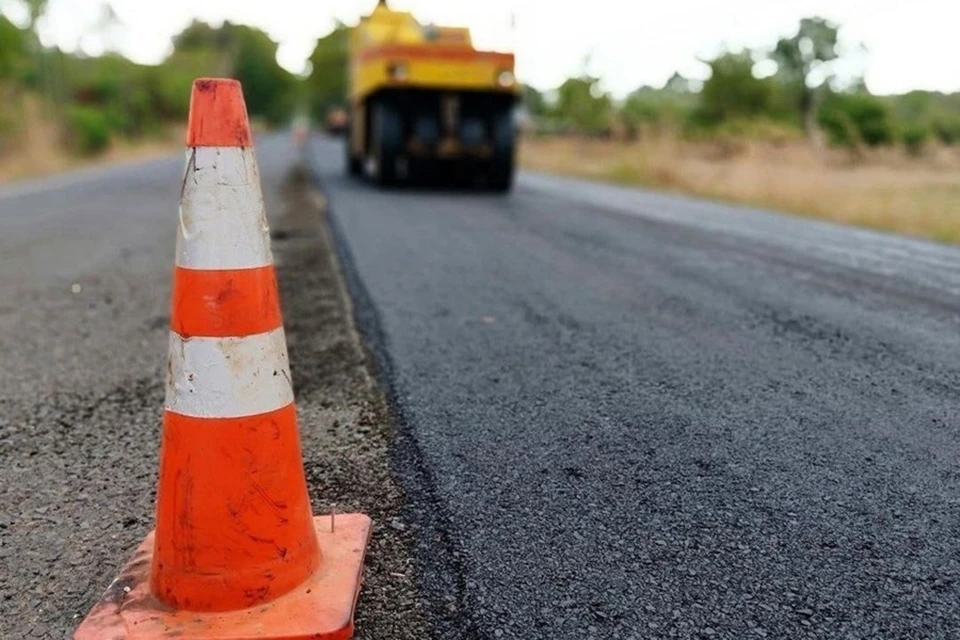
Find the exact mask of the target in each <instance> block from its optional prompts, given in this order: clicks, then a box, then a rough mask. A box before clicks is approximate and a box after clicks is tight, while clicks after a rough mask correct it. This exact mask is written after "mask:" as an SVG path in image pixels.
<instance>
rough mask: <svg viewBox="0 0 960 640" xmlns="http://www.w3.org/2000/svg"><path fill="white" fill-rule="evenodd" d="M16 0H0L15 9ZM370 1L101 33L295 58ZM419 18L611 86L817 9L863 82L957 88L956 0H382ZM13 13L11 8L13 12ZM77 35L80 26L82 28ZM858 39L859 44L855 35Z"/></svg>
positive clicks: (62, 38) (301, 2) (120, 2)
mask: <svg viewBox="0 0 960 640" xmlns="http://www.w3.org/2000/svg"><path fill="white" fill-rule="evenodd" d="M19 2H20V0H0V7H3V8H4V10H5V11H6V12H7V13H8V14H9V15H11V16H14V17H15V16H16V15H18V3H19ZM375 4H376V0H268V1H264V0H162V1H160V2H156V1H146V0H111V5H112V6H113V9H114V11H115V12H116V14H117V16H118V18H119V20H120V22H121V23H122V25H123V26H122V28H118V29H116V30H114V31H112V32H109V33H108V38H109V40H110V41H111V43H112V46H113V48H116V49H118V50H119V51H121V52H122V53H123V54H125V55H127V56H128V57H130V58H131V59H133V60H136V61H137V62H142V63H157V62H159V61H160V60H162V59H163V57H164V56H165V55H166V54H167V53H168V51H169V49H170V38H171V36H172V35H174V34H175V33H177V32H178V31H180V30H181V29H183V27H185V26H186V25H187V24H188V23H189V22H190V21H191V20H192V19H193V18H199V19H202V20H206V21H208V22H212V23H214V24H219V23H220V22H221V21H223V20H224V19H227V20H231V21H232V22H240V23H244V24H250V25H254V26H257V27H260V28H261V29H263V30H264V31H266V32H267V33H268V34H269V35H270V36H271V37H272V38H273V39H274V40H275V41H277V42H279V43H280V48H279V50H278V53H277V59H278V61H279V63H280V64H281V65H282V66H284V67H285V68H287V69H289V70H290V71H293V72H301V71H303V70H304V68H305V61H306V58H307V57H308V56H309V54H310V52H311V51H312V49H313V46H314V43H315V42H316V39H317V38H318V37H320V36H323V35H324V34H326V33H328V32H329V31H330V30H331V29H332V28H333V25H334V20H337V19H339V20H341V21H343V22H346V23H347V24H354V23H355V22H356V21H357V19H358V17H359V16H360V15H364V14H366V13H368V12H369V11H370V10H371V9H372V8H373V6H374V5H375ZM391 6H392V7H394V8H397V9H404V10H409V11H412V12H413V13H414V15H415V16H417V17H418V18H419V19H420V21H421V22H424V23H428V22H435V23H437V24H448V25H451V26H469V27H470V28H471V30H472V32H473V38H474V44H475V45H477V46H478V47H482V48H490V49H495V50H502V51H514V52H515V53H516V55H517V76H518V78H519V79H520V80H522V81H524V82H527V83H529V84H531V85H533V86H535V87H537V88H539V89H541V90H544V89H550V88H553V87H556V86H557V85H559V84H560V83H561V82H562V81H563V80H564V79H566V78H567V77H569V76H570V75H573V74H578V73H580V72H581V71H582V70H584V69H586V70H587V71H588V72H589V73H591V74H593V75H597V76H599V77H601V78H602V81H603V87H604V88H605V89H606V90H608V91H611V92H612V93H613V94H614V95H615V96H618V97H622V96H624V95H626V94H627V93H629V92H630V91H632V90H634V89H636V88H637V87H639V86H641V85H645V84H647V85H653V86H661V85H662V84H663V83H664V82H665V81H666V80H667V79H668V78H669V77H670V76H671V75H672V74H673V73H674V72H675V71H679V72H680V73H682V74H683V75H685V76H688V77H693V78H699V79H703V78H705V77H706V75H707V68H706V67H705V65H703V64H702V63H701V62H699V61H698V58H704V57H709V56H712V55H714V54H715V53H717V52H718V51H720V50H722V48H723V47H730V48H734V49H736V48H740V47H745V46H747V47H753V48H764V47H770V46H771V45H772V44H773V43H774V42H775V41H776V39H777V38H778V37H781V36H785V35H790V34H791V33H792V32H793V31H795V30H796V27H797V24H798V23H799V20H800V18H803V17H807V16H812V15H821V16H823V17H826V18H828V19H831V20H834V21H836V22H837V23H839V24H840V26H841V31H840V35H841V40H842V42H843V43H844V45H845V47H846V49H848V50H849V51H850V55H849V56H847V58H846V62H844V64H843V65H842V67H841V68H840V69H838V71H839V72H840V73H841V74H844V75H849V74H857V73H862V74H863V75H864V77H865V79H866V83H867V86H868V87H869V89H870V90H871V91H873V92H874V93H879V94H888V93H902V92H905V91H909V90H911V89H928V90H940V91H958V90H960V64H958V63H957V60H958V59H960V39H957V38H956V35H955V34H956V29H957V25H958V24H960V3H958V2H956V1H955V0H912V1H911V2H907V1H906V0H723V1H722V2H721V1H719V0H658V1H656V2H650V1H648V0H589V1H588V2H584V1H576V0H567V1H566V2H564V1H563V0H481V1H468V0H460V1H452V0H392V1H391ZM49 7H50V8H49V12H48V16H47V18H46V19H45V20H44V22H43V23H42V24H41V36H42V39H43V40H44V42H45V43H47V44H57V45H59V46H61V47H63V48H66V49H68V50H74V49H76V48H77V47H80V48H81V49H83V50H85V51H87V52H88V53H90V54H94V55H95V54H97V53H99V52H100V51H102V49H103V47H102V43H101V42H100V41H99V40H98V39H97V38H96V37H95V36H93V35H91V34H92V33H93V27H94V25H95V24H96V23H97V21H98V19H99V17H100V16H101V11H102V7H103V3H102V1H101V0H50V2H49ZM19 15H22V14H19ZM85 34H86V35H85ZM860 44H862V45H864V46H865V47H866V51H865V52H864V51H863V50H862V49H861V48H860V47H859V45H860Z"/></svg>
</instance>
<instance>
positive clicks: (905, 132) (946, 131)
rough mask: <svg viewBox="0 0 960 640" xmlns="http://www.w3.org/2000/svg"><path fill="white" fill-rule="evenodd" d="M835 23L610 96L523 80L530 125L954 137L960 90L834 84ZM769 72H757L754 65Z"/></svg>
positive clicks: (590, 80)
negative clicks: (702, 72)
mask: <svg viewBox="0 0 960 640" xmlns="http://www.w3.org/2000/svg"><path fill="white" fill-rule="evenodd" d="M838 33H839V27H838V25H836V24H834V23H832V22H830V21H828V20H825V19H823V18H819V17H813V18H806V19H803V20H801V21H800V23H799V25H798V27H797V29H796V31H795V32H794V33H793V34H791V35H789V36H786V37H782V38H780V39H778V40H777V41H776V42H774V43H772V46H771V47H770V48H769V49H768V50H767V51H756V50H750V49H746V50H740V51H729V50H728V51H724V52H722V53H720V54H719V55H717V56H715V57H713V58H711V59H707V60H703V62H704V63H705V64H706V65H707V66H708V67H709V75H708V78H707V79H706V80H705V81H703V82H702V85H701V84H700V83H697V82H694V81H692V80H690V79H687V78H684V77H683V76H681V75H680V74H679V73H677V74H674V75H673V76H672V77H671V78H670V79H669V80H668V81H667V82H666V83H665V84H664V85H663V86H662V87H650V86H643V87H640V88H639V89H637V90H636V91H633V92H632V93H630V94H629V95H628V96H627V97H626V98H625V99H624V100H621V101H616V100H614V99H613V98H612V97H611V95H610V94H609V93H607V92H605V91H604V90H603V89H602V83H601V79H600V78H598V77H596V76H592V75H590V74H588V73H582V74H580V75H578V76H576V77H572V78H569V79H567V80H566V81H564V82H563V83H562V84H561V85H560V86H559V87H557V88H556V89H555V90H553V91H549V92H541V91H538V90H536V89H534V88H532V87H526V88H525V99H524V102H525V104H526V109H527V112H528V114H529V115H530V116H531V118H532V119H533V122H534V127H535V128H536V129H538V130H541V131H547V132H574V133H578V134H583V135H591V136H613V135H621V136H624V137H626V138H629V139H634V138H637V137H639V136H642V135H658V134H662V133H664V132H669V133H672V134H678V135H682V136H689V137H694V138H698V137H710V136H714V137H715V136H729V135H733V136H747V137H776V138H783V137H802V136H806V137H808V138H810V139H811V140H812V141H813V142H814V143H817V144H819V143H821V142H822V141H823V138H826V141H827V142H828V143H832V144H834V145H840V146H844V147H850V148H855V149H863V148H866V147H877V146H883V145H893V144H897V143H902V144H903V145H904V146H905V147H906V148H907V149H908V150H909V151H911V152H912V153H919V152H921V151H922V150H923V148H924V147H925V146H926V145H927V144H928V143H929V142H932V141H938V142H940V143H942V144H948V145H953V144H956V143H958V142H960V94H958V93H953V94H942V93H936V92H928V91H911V92H909V93H907V94H904V95H895V96H878V95H873V94H871V93H870V91H869V90H868V89H867V87H866V85H865V84H864V82H863V79H862V78H852V79H850V78H848V79H847V81H846V83H845V84H843V85H840V84H839V82H838V79H837V78H836V77H835V71H834V70H835V68H836V66H837V63H838V62H839V61H840V60H841V58H842V57H843V55H844V51H843V50H842V48H841V47H840V45H839V38H838ZM764 66H765V67H766V69H768V70H769V69H771V68H772V69H773V72H772V73H771V72H768V73H766V74H759V73H758V69H761V68H762V67H764Z"/></svg>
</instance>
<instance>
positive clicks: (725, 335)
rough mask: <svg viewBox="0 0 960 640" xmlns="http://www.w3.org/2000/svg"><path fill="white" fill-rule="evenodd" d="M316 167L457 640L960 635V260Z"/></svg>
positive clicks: (711, 220) (743, 218)
mask: <svg viewBox="0 0 960 640" xmlns="http://www.w3.org/2000/svg"><path fill="white" fill-rule="evenodd" d="M313 158H314V164H315V168H316V172H317V174H318V175H319V177H320V179H321V181H322V183H323V187H324V189H325V191H326V193H327V195H328V197H329V199H330V202H331V207H332V212H333V217H334V219H335V221H336V228H337V233H338V236H339V238H340V243H341V248H340V250H341V253H342V257H343V262H344V263H345V265H346V269H347V271H348V279H349V281H350V286H351V290H352V292H353V295H354V299H355V303H356V305H357V306H356V309H357V311H356V315H357V318H358V319H359V322H360V325H361V329H362V331H363V332H364V335H365V336H366V338H367V340H368V342H369V344H370V346H371V348H372V349H373V351H374V353H375V354H376V355H377V358H378V361H379V366H380V375H381V379H382V380H383V381H384V383H385V384H386V385H387V386H388V388H389V393H390V397H391V400H392V402H393V404H394V405H395V409H396V412H397V415H398V420H399V422H400V433H401V441H400V444H399V445H398V446H397V452H396V456H395V458H396V470H397V473H398V474H399V477H400V479H401V483H402V484H403V485H404V486H405V487H407V488H408V501H409V502H408V510H409V517H410V518H412V519H413V520H414V521H415V522H417V523H418V526H419V527H420V529H421V531H423V535H421V542H420V547H419V549H418V558H419V568H420V573H421V574H422V576H423V580H424V582H423V585H424V589H425V592H426V594H427V598H428V600H429V602H430V605H431V609H430V610H431V612H432V615H433V616H434V618H435V620H437V621H439V622H438V624H439V625H440V627H439V628H440V630H441V635H442V636H443V637H448V638H457V637H471V638H500V637H503V638H621V639H625V638H658V637H666V638H670V637H683V638H693V637H707V638H738V639H739V638H751V637H769V638H802V637H820V638H908V637H909V638H956V637H960V544H958V537H960V397H958V389H960V376H958V373H960V369H958V367H960V332H958V313H960V297H958V296H960V251H958V250H957V249H953V248H946V247H943V246H939V245H934V244H927V243H922V242H916V241H910V240H905V239H897V238H894V237H891V236H886V235H880V234H875V233H871V232H867V231H860V230H852V229H848V228H841V227H837V226H832V225H828V224H823V223H818V222H811V221H807V220H801V219H796V218H790V217H786V216H779V215H775V214H770V213H764V212H757V211H748V210H744V209H740V208H734V207H729V206H723V205H718V204H710V203H706V202H702V201H699V200H694V199H688V198H683V197H673V196H665V195H653V194H649V193H645V192H642V191H637V190H630V189H625V188H618V187H612V186H600V185H595V184H589V183H586V182H580V181H575V180H567V179H560V178H554V177H545V176H535V175H525V176H522V177H521V178H520V179H519V183H518V185H517V188H516V190H515V192H514V193H513V194H512V195H510V196H507V197H502V196H497V195H481V196H478V195H476V194H465V193H456V192H448V193H431V192H429V191H418V190H409V189H408V190H401V191H396V192H381V191H378V190H376V189H373V188H370V187H369V186H367V185H364V184H360V183H357V182H355V181H351V180H348V179H347V178H345V177H344V176H343V171H342V168H341V158H342V151H341V149H340V147H339V144H338V143H336V142H331V141H327V140H320V141H317V142H316V143H315V145H314V154H313Z"/></svg>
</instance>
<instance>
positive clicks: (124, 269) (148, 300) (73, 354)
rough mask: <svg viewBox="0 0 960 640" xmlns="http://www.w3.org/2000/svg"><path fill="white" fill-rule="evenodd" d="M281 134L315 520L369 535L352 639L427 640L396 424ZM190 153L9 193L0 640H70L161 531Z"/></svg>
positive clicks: (270, 182) (0, 276)
mask: <svg viewBox="0 0 960 640" xmlns="http://www.w3.org/2000/svg"><path fill="white" fill-rule="evenodd" d="M290 140H291V137H290V136H289V135H281V136H271V137H268V138H265V139H261V140H258V141H257V142H258V144H257V156H258V159H259V160H260V166H261V181H262V184H263V192H264V196H265V200H266V207H267V215H268V218H269V222H270V226H271V231H272V232H273V236H274V241H273V253H274V259H275V261H276V262H277V276H278V281H279V285H280V298H281V304H282V308H283V311H284V327H285V330H286V337H287V344H288V348H289V351H290V364H291V372H292V374H293V382H294V391H295V393H296V398H297V409H298V417H299V423H300V437H301V442H302V444H303V453H304V467H305V472H306V476H307V482H308V486H309V488H310V495H311V502H312V506H313V508H314V512H315V513H325V512H328V511H329V510H330V509H331V508H333V507H334V506H335V507H336V508H337V510H338V511H339V512H344V511H354V510H360V511H363V512H364V513H367V514H368V515H370V516H371V517H372V518H373V519H374V537H373V540H372V541H371V543H370V546H369V547H368V555H367V562H366V576H365V583H364V590H363V593H362V594H361V597H360V602H359V609H358V615H357V638H358V640H365V639H368V640H369V639H379V638H391V639H396V640H406V639H407V638H410V639H413V638H424V637H426V636H427V634H426V632H425V631H424V629H425V628H426V626H425V621H424V617H423V615H422V613H421V607H420V605H419V602H420V600H421V598H420V597H419V595H418V592H417V589H416V579H415V578H416V576H414V575H413V572H412V570H411V568H410V558H409V551H408V549H409V547H410V546H411V543H410V542H409V539H410V538H412V536H413V533H412V531H411V530H410V529H407V528H405V527H404V526H403V523H402V521H401V520H400V519H399V517H400V507H401V505H402V501H403V494H402V492H401V490H400V488H399V487H398V486H397V485H396V483H395V482H393V481H392V480H391V478H390V475H389V463H388V455H389V443H390V440H391V434H392V424H391V422H390V420H389V417H388V416H387V411H386V406H385V402H384V400H383V397H382V394H381V393H379V391H378V390H377V387H376V384H375V382H374V381H373V380H372V379H371V377H370V375H369V373H368V367H367V358H366V356H365V353H364V349H363V347H362V345H361V344H360V341H359V338H358V337H357V334H356V332H355V330H354V329H353V327H352V324H351V322H350V312H349V305H348V304H346V302H347V298H346V294H345V291H344V288H343V285H342V279H341V278H340V277H339V274H338V271H337V269H336V267H335V264H336V263H335V259H334V256H335V251H334V249H333V246H332V239H331V238H330V237H329V233H325V232H324V230H323V229H324V227H323V217H322V212H321V210H320V208H319V207H318V206H317V200H318V198H317V197H316V194H315V193H311V191H310V187H309V185H310V182H309V180H308V179H307V178H306V173H305V172H303V171H298V170H297V167H298V166H299V164H300V163H299V154H298V153H296V152H295V150H294V149H293V148H292V146H291V145H290ZM183 164H184V158H183V155H182V154H178V155H171V156H170V157H168V158H164V159H160V160H156V161H150V162H145V163H138V164H135V165H130V166H124V167H117V168H109V169H97V170H93V171H85V172H83V173H77V174H70V175H66V176H61V177H56V178H52V179H46V180H41V181H37V182H31V183H23V184H18V185H15V186H9V187H2V188H0V362H2V367H0V638H2V639H3V640H21V639H26V638H41V639H45V640H64V639H65V638H68V637H70V635H71V633H72V631H73V629H74V628H75V627H76V626H77V625H78V624H79V622H80V620H81V619H82V618H83V617H84V616H85V615H86V614H87V612H88V611H89V610H90V608H91V606H92V605H93V603H94V602H95V601H96V600H97V599H99V598H100V596H101V594H102V593H103V591H104V590H105V589H106V588H107V586H108V585H109V584H110V582H111V581H112V580H113V578H114V577H115V576H116V575H117V572H118V571H119V569H120V566H121V565H122V564H123V563H124V562H125V561H126V560H127V559H128V558H129V556H130V554H131V553H132V551H133V549H134V547H135V546H136V545H137V544H139V541H140V540H142V538H143V536H144V535H145V534H146V533H147V532H148V531H149V530H150V529H151V528H152V526H153V501H154V497H155V489H156V482H157V477H156V474H157V452H158V447H159V426H160V416H161V410H162V407H163V383H164V374H165V369H166V366H165V365H166V351H167V342H168V335H169V334H168V327H169V300H170V285H171V276H172V272H173V256H174V232H175V230H176V224H177V223H176V221H177V201H178V196H179V189H180V184H181V180H182V171H183Z"/></svg>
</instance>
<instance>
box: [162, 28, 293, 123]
mask: <svg viewBox="0 0 960 640" xmlns="http://www.w3.org/2000/svg"><path fill="white" fill-rule="evenodd" d="M173 48H174V50H173V54H171V60H172V61H174V62H175V63H177V64H179V65H181V66H183V67H186V68H191V67H193V68H195V69H196V70H197V71H196V75H200V74H204V75H211V74H215V75H220V76H230V77H234V78H236V79H237V80H239V81H240V82H241V83H242V84H243V92H244V99H245V100H246V103H247V110H248V111H249V112H250V115H252V116H260V117H263V118H265V119H266V120H267V121H269V122H271V123H274V124H276V123H279V122H281V121H282V120H283V119H284V118H286V117H288V116H289V115H290V113H291V111H292V109H293V94H294V92H295V90H296V79H295V78H294V77H293V75H291V74H290V73H289V72H288V71H286V70H285V69H283V68H282V67H281V66H280V65H279V64H278V63H277V43H276V42H274V41H273V40H271V39H270V37H269V36H268V35H267V34H266V33H265V32H263V31H261V30H260V29H256V28H254V27H249V26H246V25H241V24H232V23H230V22H224V23H223V26H222V27H220V28H215V27H212V26H210V25H209V24H206V23H204V22H199V21H194V22H193V23H191V24H190V25H189V26H188V27H187V28H186V29H184V30H183V31H182V32H180V33H179V34H177V35H176V36H175V37H174V38H173ZM211 67H213V68H211Z"/></svg>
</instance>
